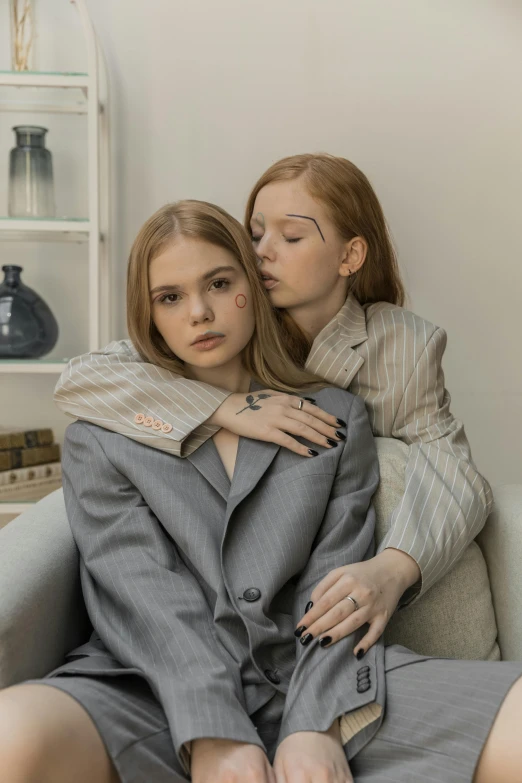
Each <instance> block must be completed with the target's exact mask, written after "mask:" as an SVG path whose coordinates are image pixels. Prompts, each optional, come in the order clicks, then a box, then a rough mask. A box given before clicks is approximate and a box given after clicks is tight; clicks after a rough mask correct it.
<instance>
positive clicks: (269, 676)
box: [265, 669, 281, 685]
mask: <svg viewBox="0 0 522 783" xmlns="http://www.w3.org/2000/svg"><path fill="white" fill-rule="evenodd" d="M265 677H266V678H267V680H270V682H273V683H274V685H279V683H280V682H281V680H280V679H279V677H278V676H277V674H276V673H275V672H273V671H272V669H265Z"/></svg>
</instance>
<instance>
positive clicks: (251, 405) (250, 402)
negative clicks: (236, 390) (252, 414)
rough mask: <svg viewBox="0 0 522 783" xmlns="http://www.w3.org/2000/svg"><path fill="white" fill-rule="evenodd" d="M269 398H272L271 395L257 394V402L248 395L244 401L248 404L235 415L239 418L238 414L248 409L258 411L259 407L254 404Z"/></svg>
mask: <svg viewBox="0 0 522 783" xmlns="http://www.w3.org/2000/svg"><path fill="white" fill-rule="evenodd" d="M271 396H272V395H271V394H259V395H258V397H257V400H255V399H254V396H253V395H252V394H248V395H247V397H246V401H247V402H248V405H246V406H245V407H244V408H241V410H240V411H238V412H237V413H236V416H239V414H240V413H243V411H246V410H247V408H250V410H252V411H258V410H260V408H261V405H254V403H255V402H258V401H259V400H266V398H267V397H271Z"/></svg>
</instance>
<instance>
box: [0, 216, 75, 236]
mask: <svg viewBox="0 0 522 783" xmlns="http://www.w3.org/2000/svg"><path fill="white" fill-rule="evenodd" d="M89 232H90V221H89V218H38V217H16V218H13V217H8V216H6V215H0V240H4V241H11V240H14V241H25V242H42V241H47V242H87V240H88V239H89Z"/></svg>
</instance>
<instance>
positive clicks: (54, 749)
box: [0, 683, 119, 783]
mask: <svg viewBox="0 0 522 783" xmlns="http://www.w3.org/2000/svg"><path fill="white" fill-rule="evenodd" d="M71 770H74V771H75V774H74V775H73V777H74V779H75V780H77V781H78V783H83V781H89V782H91V781H93V780H96V781H100V783H118V781H119V777H118V776H117V775H116V772H115V770H114V768H113V765H112V762H111V760H110V759H109V757H108V755H107V753H106V751H105V748H104V745H103V742H102V740H101V738H100V737H99V735H98V733H97V731H96V729H95V727H94V724H93V723H92V721H91V719H90V717H89V716H88V714H87V713H86V711H85V710H84V709H83V708H82V707H81V705H80V704H79V703H78V702H77V701H76V700H75V699H73V698H72V697H71V696H69V695H68V694H67V693H65V692H63V691H60V690H59V689H58V688H53V687H50V686H48V685H43V684H42V685H40V684H36V683H29V684H27V685H24V684H23V683H22V684H20V685H14V686H11V687H9V688H5V689H4V690H2V691H0V780H1V781H9V783H46V781H52V783H62V781H63V782H64V783H68V782H69V781H70V779H71V776H70V771H71Z"/></svg>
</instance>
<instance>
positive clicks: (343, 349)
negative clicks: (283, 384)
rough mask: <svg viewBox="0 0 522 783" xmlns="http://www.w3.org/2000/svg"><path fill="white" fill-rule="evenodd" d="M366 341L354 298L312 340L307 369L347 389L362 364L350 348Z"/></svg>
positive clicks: (362, 317) (361, 314)
mask: <svg viewBox="0 0 522 783" xmlns="http://www.w3.org/2000/svg"><path fill="white" fill-rule="evenodd" d="M367 339H368V332H367V330H366V314H365V312H364V309H363V308H362V307H361V305H360V304H359V302H358V301H357V299H356V298H355V297H354V296H353V294H348V297H347V299H346V302H345V303H344V305H343V306H342V308H341V309H340V310H339V312H338V313H337V315H336V316H335V317H334V318H332V320H331V321H330V322H329V323H328V324H327V325H326V326H325V327H324V329H322V330H321V331H320V332H319V334H318V335H317V337H316V338H315V340H314V342H313V345H312V348H311V350H310V354H309V356H308V359H307V361H306V369H307V370H310V372H313V373H315V374H316V375H319V376H320V377H321V378H324V379H325V380H326V381H328V383H332V384H334V385H335V386H340V387H342V388H343V389H347V388H348V386H349V385H350V383H351V382H352V380H353V378H354V376H355V375H356V373H357V372H358V371H359V370H360V368H361V367H362V365H363V364H364V358H363V357H362V356H359V354H358V353H357V351H354V350H353V348H354V346H356V345H360V344H361V343H362V342H364V341H365V340H367Z"/></svg>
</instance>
